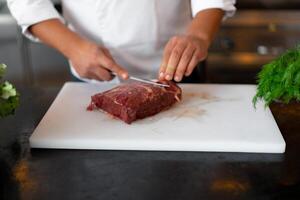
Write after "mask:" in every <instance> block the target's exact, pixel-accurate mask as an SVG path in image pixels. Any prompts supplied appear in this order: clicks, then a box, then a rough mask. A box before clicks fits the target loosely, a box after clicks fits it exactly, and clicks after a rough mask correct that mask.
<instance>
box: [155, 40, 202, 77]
mask: <svg viewBox="0 0 300 200" xmlns="http://www.w3.org/2000/svg"><path fill="white" fill-rule="evenodd" d="M207 50H208V42H206V41H205V40H203V39H201V38H198V37H195V36H175V37H173V38H171V39H170V40H169V42H168V43H167V45H166V47H165V49H164V54H163V59H162V63H161V66H160V69H159V80H173V79H174V80H175V81H177V82H179V81H181V80H182V78H183V76H189V75H191V73H192V72H193V70H194V68H195V67H196V65H197V64H198V63H199V62H200V61H203V60H204V59H205V58H206V57H207Z"/></svg>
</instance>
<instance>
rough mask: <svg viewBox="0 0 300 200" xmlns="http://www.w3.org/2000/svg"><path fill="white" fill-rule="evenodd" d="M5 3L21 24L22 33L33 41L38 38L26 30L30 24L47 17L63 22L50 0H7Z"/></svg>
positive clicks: (47, 18)
mask: <svg viewBox="0 0 300 200" xmlns="http://www.w3.org/2000/svg"><path fill="white" fill-rule="evenodd" d="M7 5H8V8H9V10H10V12H11V14H12V15H13V17H14V18H15V19H16V20H17V23H18V24H19V25H20V26H21V28H22V32H23V34H24V35H25V36H26V37H28V38H29V39H31V40H33V41H39V40H38V38H36V37H35V36H34V35H32V34H31V33H30V31H29V30H28V28H29V27H30V26H31V25H34V24H36V23H39V22H42V21H45V20H49V19H59V20H61V21H62V22H64V20H63V18H62V17H61V16H60V14H59V13H58V12H57V11H56V9H55V8H54V5H53V4H52V2H51V1H50V0H7Z"/></svg>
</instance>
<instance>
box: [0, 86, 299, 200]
mask: <svg viewBox="0 0 300 200" xmlns="http://www.w3.org/2000/svg"><path fill="white" fill-rule="evenodd" d="M19 90H20V92H21V105H20V107H19V109H18V110H17V112H16V115H14V116H10V117H8V118H5V119H0V199H3V200H6V199H26V200H27V199H28V200H35V199H37V200H40V199H43V200H47V199H51V200H52V199H64V200H67V199H72V200H77V199H105V200H110V199H122V200H127V199H131V200H132V199H137V200H147V199H149V200H153V199H163V200H168V199H170V200H175V199H180V200H182V199H223V200H224V199H299V198H300V159H299V155H298V154H299V152H300V123H299V122H300V104H299V103H298V104H297V103H291V104H289V105H282V104H279V103H276V104H273V105H272V106H271V110H272V112H273V114H274V116H275V119H276V121H277V124H278V126H279V128H280V130H281V132H282V134H283V136H284V139H285V141H286V145H287V147H286V153H284V154H248V153H208V152H207V153H204V152H142V151H90V150H45V149H44V150H42V149H30V147H29V143H28V139H29V136H30V134H31V133H32V132H33V130H34V128H35V127H36V126H37V124H38V123H39V121H40V120H41V118H42V117H43V115H44V114H45V112H46V111H47V109H48V108H49V106H50V104H51V103H52V101H53V100H54V98H55V96H56V94H57V92H58V91H59V88H33V87H31V88H26V87H23V88H19ZM62 120H63V119H62Z"/></svg>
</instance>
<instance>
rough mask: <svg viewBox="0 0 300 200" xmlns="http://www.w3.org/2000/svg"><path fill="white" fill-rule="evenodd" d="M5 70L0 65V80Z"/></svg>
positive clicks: (4, 66)
mask: <svg viewBox="0 0 300 200" xmlns="http://www.w3.org/2000/svg"><path fill="white" fill-rule="evenodd" d="M5 69H6V65H5V64H1V63H0V79H1V78H2V77H3V76H4V73H5Z"/></svg>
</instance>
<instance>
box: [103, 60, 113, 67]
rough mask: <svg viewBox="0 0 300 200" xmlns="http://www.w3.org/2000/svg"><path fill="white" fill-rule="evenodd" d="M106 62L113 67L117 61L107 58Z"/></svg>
mask: <svg viewBox="0 0 300 200" xmlns="http://www.w3.org/2000/svg"><path fill="white" fill-rule="evenodd" d="M105 64H106V65H107V66H108V67H110V68H113V67H114V65H115V63H114V62H113V61H112V60H110V59H108V60H106V62H105Z"/></svg>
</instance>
